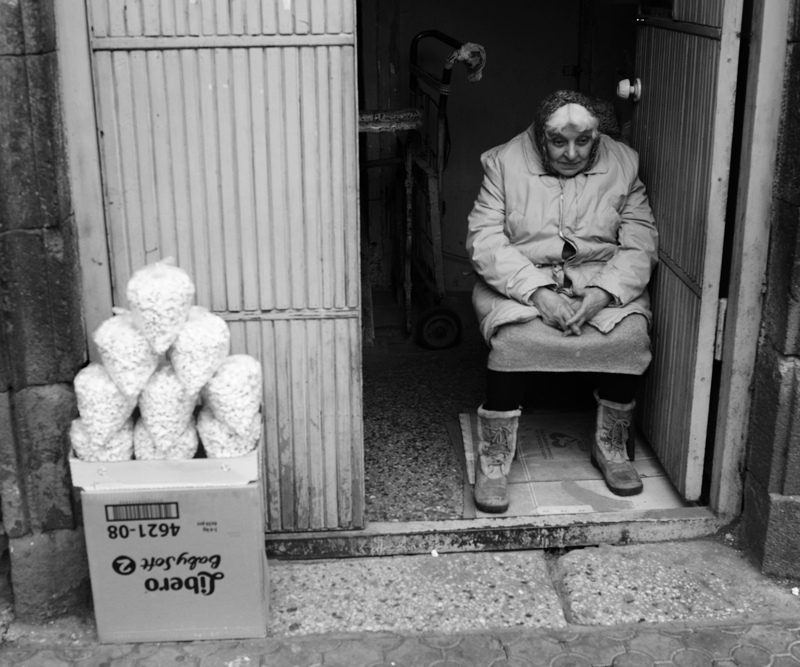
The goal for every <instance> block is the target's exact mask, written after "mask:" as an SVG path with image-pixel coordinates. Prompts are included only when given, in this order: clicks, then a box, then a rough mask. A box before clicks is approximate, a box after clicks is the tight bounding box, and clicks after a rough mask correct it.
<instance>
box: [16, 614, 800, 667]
mask: <svg viewBox="0 0 800 667" xmlns="http://www.w3.org/2000/svg"><path fill="white" fill-rule="evenodd" d="M0 665H3V667H6V666H8V667H12V666H13V667H66V666H70V667H73V666H74V667H90V666H91V667H161V666H166V665H180V667H189V666H197V667H317V666H331V667H362V666H363V667H538V666H539V665H542V666H549V667H584V666H585V667H589V666H590V665H592V666H597V667H600V666H607V665H614V666H616V667H634V666H643V667H644V666H650V665H658V666H664V667H666V666H667V665H678V666H680V667H700V666H704V665H708V666H709V667H711V666H713V667H736V666H740V667H791V666H793V665H798V666H800V620H798V621H772V622H766V623H760V624H751V625H705V626H704V625H697V624H695V625H693V626H692V627H688V626H685V625H684V626H648V627H642V626H618V627H615V628H602V629H593V630H587V629H584V628H573V627H568V628H564V629H559V630H529V631H524V632H523V631H502V632H486V633H483V632H482V633H475V634H472V633H462V634H457V635H444V634H435V635H419V636H402V635H398V634H391V633H362V634H359V635H316V636H306V637H299V638H291V639H264V640H247V641H203V642H181V643H161V644H118V645H99V644H95V643H82V642H80V641H77V642H70V641H69V640H68V638H67V639H65V641H63V642H61V643H56V644H50V643H48V644H47V645H39V646H36V645H27V646H12V647H7V648H5V649H1V650H0Z"/></svg>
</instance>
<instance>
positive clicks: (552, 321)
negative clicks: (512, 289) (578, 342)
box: [531, 287, 581, 336]
mask: <svg viewBox="0 0 800 667" xmlns="http://www.w3.org/2000/svg"><path fill="white" fill-rule="evenodd" d="M531 302H532V303H533V305H534V306H536V309H537V310H538V311H539V314H540V315H541V316H542V321H543V322H544V323H545V324H546V325H548V326H551V327H553V328H554V329H560V330H561V331H563V332H564V334H565V335H567V336H569V335H575V336H580V335H581V328H580V327H579V326H578V325H577V324H573V325H571V326H569V325H567V321H568V320H570V319H571V318H572V316H573V315H574V314H575V311H574V310H573V309H572V305H571V303H570V301H568V300H567V299H565V298H564V297H562V296H561V295H560V294H558V293H556V292H554V291H553V290H550V289H547V288H546V287H540V288H539V289H537V290H536V291H535V292H534V293H533V296H532V297H531Z"/></svg>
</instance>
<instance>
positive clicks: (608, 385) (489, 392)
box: [483, 369, 639, 412]
mask: <svg viewBox="0 0 800 667" xmlns="http://www.w3.org/2000/svg"><path fill="white" fill-rule="evenodd" d="M535 375H536V374H535V373H528V372H504V371H493V370H491V369H490V370H488V371H487V378H486V402H485V403H484V404H483V407H484V409H486V410H494V411H496V412H507V411H509V410H517V409H518V408H519V407H520V406H521V405H522V403H523V401H524V400H525V395H526V393H527V390H528V386H529V385H530V383H531V380H532V379H533V378H534V377H535ZM596 376H597V393H598V394H599V396H600V398H602V399H604V400H606V401H612V402H614V403H630V402H631V401H633V398H634V396H635V395H636V387H637V385H638V382H639V376H638V375H623V374H620V373H597V374H596Z"/></svg>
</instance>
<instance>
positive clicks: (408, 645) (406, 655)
mask: <svg viewBox="0 0 800 667" xmlns="http://www.w3.org/2000/svg"><path fill="white" fill-rule="evenodd" d="M441 659H442V651H441V649H436V648H432V647H430V646H428V645H427V644H425V643H423V642H422V641H421V640H420V638H419V637H407V638H406V640H405V641H404V642H403V643H402V644H400V646H397V647H395V648H393V649H391V650H389V651H386V654H385V655H384V656H383V660H384V662H388V663H392V662H397V663H398V664H401V665H409V666H410V665H426V666H427V665H430V664H432V663H433V662H434V661H436V660H441Z"/></svg>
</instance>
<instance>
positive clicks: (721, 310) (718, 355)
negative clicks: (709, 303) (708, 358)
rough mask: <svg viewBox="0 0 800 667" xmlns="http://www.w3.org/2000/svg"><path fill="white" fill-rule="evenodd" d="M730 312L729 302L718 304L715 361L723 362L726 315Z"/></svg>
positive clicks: (723, 300)
mask: <svg viewBox="0 0 800 667" xmlns="http://www.w3.org/2000/svg"><path fill="white" fill-rule="evenodd" d="M727 312H728V300H727V299H720V300H719V301H718V302H717V332H716V335H715V336H714V359H715V360H716V361H722V343H723V340H724V339H725V313H727Z"/></svg>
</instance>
